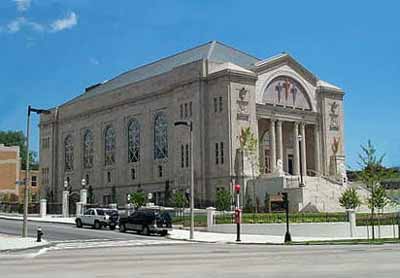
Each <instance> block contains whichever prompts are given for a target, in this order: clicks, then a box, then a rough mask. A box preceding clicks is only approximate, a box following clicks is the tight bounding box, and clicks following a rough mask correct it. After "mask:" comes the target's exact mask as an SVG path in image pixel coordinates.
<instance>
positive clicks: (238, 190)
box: [235, 184, 242, 242]
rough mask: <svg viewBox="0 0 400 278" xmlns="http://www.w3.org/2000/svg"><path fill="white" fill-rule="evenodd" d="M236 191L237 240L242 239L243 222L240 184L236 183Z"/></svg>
mask: <svg viewBox="0 0 400 278" xmlns="http://www.w3.org/2000/svg"><path fill="white" fill-rule="evenodd" d="M235 192H236V209H235V222H236V241H238V242H239V241H240V222H241V218H242V217H241V209H240V204H239V200H240V184H236V185H235Z"/></svg>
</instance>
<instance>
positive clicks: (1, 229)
mask: <svg viewBox="0 0 400 278" xmlns="http://www.w3.org/2000/svg"><path fill="white" fill-rule="evenodd" d="M39 226H40V227H41V228H42V230H43V232H44V237H43V238H44V239H46V240H50V241H63V240H88V239H136V238H138V239H149V240H152V239H159V238H157V237H155V236H151V237H146V236H140V235H137V234H135V233H133V232H132V233H120V232H119V231H118V230H115V231H110V230H108V229H105V228H103V229H101V230H95V229H92V228H90V227H87V228H81V229H78V228H76V227H75V226H73V225H66V224H54V223H38V222H28V233H29V236H31V237H36V230H37V228H38V227H39ZM21 231H22V221H16V220H5V219H0V234H2V233H3V234H8V235H21Z"/></svg>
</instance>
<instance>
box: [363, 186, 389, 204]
mask: <svg viewBox="0 0 400 278" xmlns="http://www.w3.org/2000/svg"><path fill="white" fill-rule="evenodd" d="M367 201H368V207H369V208H370V209H371V208H372V207H375V208H376V209H383V208H384V207H385V206H386V205H387V204H388V203H389V199H388V196H387V194H386V190H385V188H383V187H382V186H378V187H376V189H375V190H374V192H373V193H371V196H370V197H369V198H368V199H367Z"/></svg>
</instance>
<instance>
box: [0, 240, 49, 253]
mask: <svg viewBox="0 0 400 278" xmlns="http://www.w3.org/2000/svg"><path fill="white" fill-rule="evenodd" d="M54 245H56V244H55V243H53V242H48V243H46V244H42V245H39V246H31V247H24V248H12V249H4V250H0V254H4V253H17V252H24V251H29V250H36V249H43V248H49V247H52V246H54Z"/></svg>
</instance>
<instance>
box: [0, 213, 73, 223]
mask: <svg viewBox="0 0 400 278" xmlns="http://www.w3.org/2000/svg"><path fill="white" fill-rule="evenodd" d="M0 219H8V220H22V219H23V217H22V215H16V214H5V213H1V214H0ZM28 221H32V222H42V223H56V224H70V225H75V217H67V218H63V217H60V216H59V215H48V216H46V217H39V216H28Z"/></svg>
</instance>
